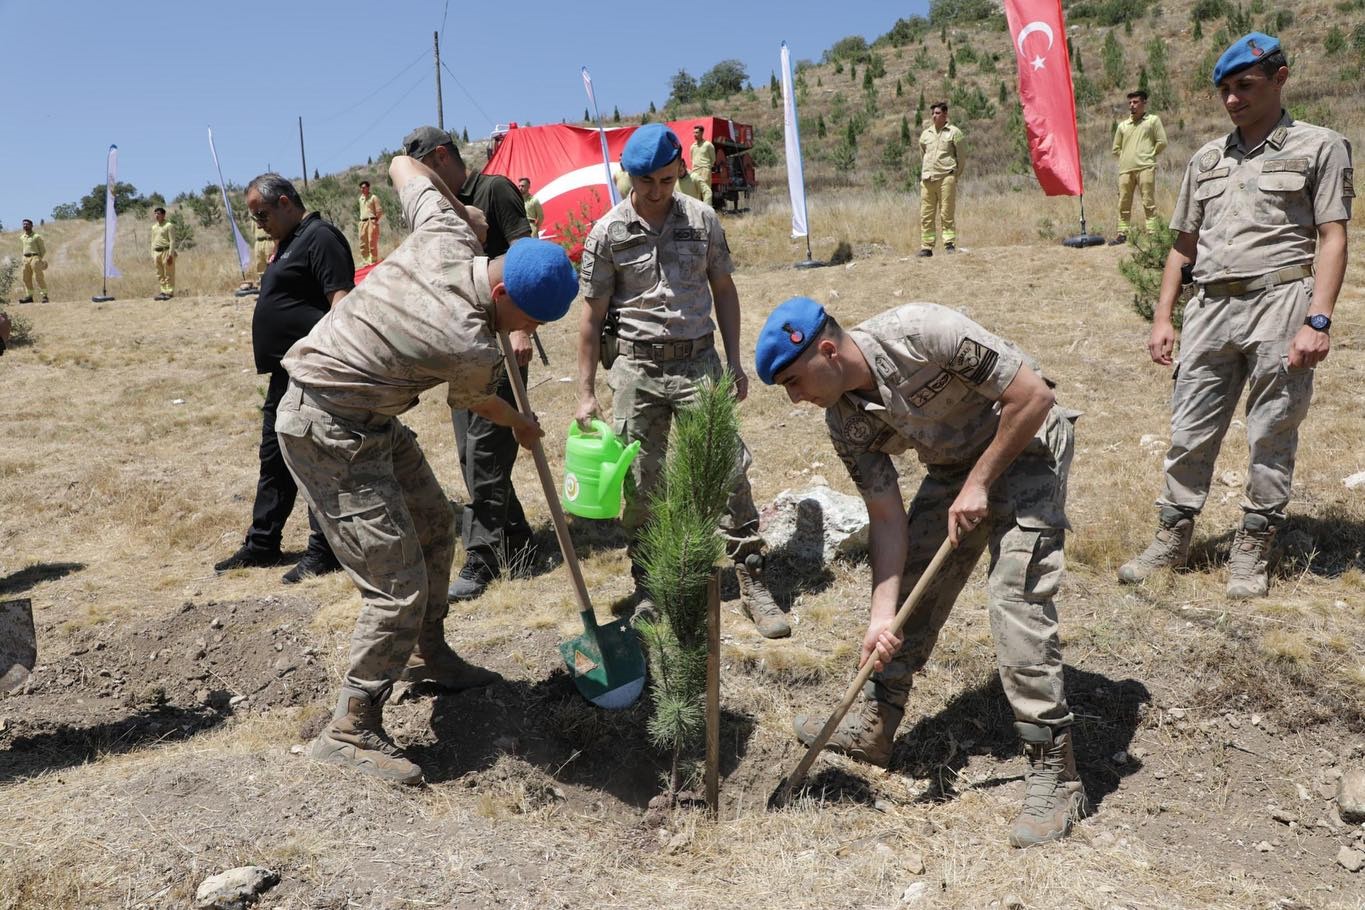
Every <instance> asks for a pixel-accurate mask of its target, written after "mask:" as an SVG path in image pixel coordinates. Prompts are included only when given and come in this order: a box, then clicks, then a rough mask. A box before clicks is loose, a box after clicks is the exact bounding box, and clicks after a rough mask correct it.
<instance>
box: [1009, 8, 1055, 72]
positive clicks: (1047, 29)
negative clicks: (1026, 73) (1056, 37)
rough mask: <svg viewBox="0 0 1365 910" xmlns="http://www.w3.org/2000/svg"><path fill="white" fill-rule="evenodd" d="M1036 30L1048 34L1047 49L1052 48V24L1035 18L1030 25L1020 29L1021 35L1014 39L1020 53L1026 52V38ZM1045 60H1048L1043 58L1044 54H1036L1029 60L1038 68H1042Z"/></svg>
mask: <svg viewBox="0 0 1365 910" xmlns="http://www.w3.org/2000/svg"><path fill="white" fill-rule="evenodd" d="M1034 32H1042V33H1043V34H1044V35H1047V49H1048V50H1052V42H1053V37H1052V26H1050V25H1048V24H1047V23H1046V22H1039V21H1037V20H1034V21H1033V22H1030V23H1029V24H1028V25H1025V26H1024V27H1023V28H1021V29H1019V35H1018V37H1016V38H1015V39H1014V43H1015V46H1017V47H1018V48H1019V53H1021V54H1022V53H1024V39H1026V38H1027V37H1028V36H1029V35H1031V34H1033V33H1034ZM1045 62H1046V61H1044V60H1043V57H1042V55H1038V56H1035V57H1034V58H1033V59H1032V60H1030V61H1029V63H1030V64H1032V66H1033V68H1034V69H1036V70H1040V69H1042V68H1043V64H1044V63H1045Z"/></svg>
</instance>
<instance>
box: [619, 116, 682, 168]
mask: <svg viewBox="0 0 1365 910" xmlns="http://www.w3.org/2000/svg"><path fill="white" fill-rule="evenodd" d="M680 157H682V143H681V142H679V141H678V137H677V136H675V135H674V134H673V131H672V130H671V129H669V128H668V127H667V126H665V125H664V124H662V123H646V124H645V125H644V126H642V127H640V128H639V129H637V130H636V131H635V132H633V133H631V134H630V138H629V139H627V140H626V147H625V148H624V149H622V150H621V169H622V170H623V171H625V172H626V173H627V174H630V175H631V176H632V177H643V176H644V175H645V174H652V173H654V172H655V171H657V170H658V169H659V168H661V167H663V166H664V165H665V164H668V163H669V162H671V161H676V160H677V159H678V158H680Z"/></svg>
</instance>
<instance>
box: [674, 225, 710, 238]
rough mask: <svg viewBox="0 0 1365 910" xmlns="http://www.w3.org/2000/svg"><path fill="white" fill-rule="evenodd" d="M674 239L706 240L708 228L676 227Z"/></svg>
mask: <svg viewBox="0 0 1365 910" xmlns="http://www.w3.org/2000/svg"><path fill="white" fill-rule="evenodd" d="M673 239H674V240H702V241H704V240H706V228H692V227H687V228H674V229H673Z"/></svg>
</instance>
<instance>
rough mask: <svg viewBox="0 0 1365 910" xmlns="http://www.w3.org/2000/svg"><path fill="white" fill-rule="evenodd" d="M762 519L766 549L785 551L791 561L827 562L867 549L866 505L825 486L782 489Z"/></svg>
mask: <svg viewBox="0 0 1365 910" xmlns="http://www.w3.org/2000/svg"><path fill="white" fill-rule="evenodd" d="M762 517H763V538H764V539H765V540H766V541H767V542H768V546H769V547H770V548H772V549H780V548H785V549H786V551H787V555H789V556H790V557H792V558H793V559H800V560H818V561H819V562H821V563H828V562H829V561H831V560H832V559H834V557H835V556H838V555H849V554H853V553H858V552H861V551H864V550H866V549H867V525H868V519H867V506H865V505H864V504H863V501H862V499H860V498H858V497H855V496H849V495H847V494H844V493H839V492H837V491H835V490H831V489H830V488H829V487H826V486H812V487H808V488H806V489H804V490H800V491H793V490H783V491H782V492H781V493H778V494H777V498H776V499H774V500H773V501H772V504H771V505H768V506H766V507H765V508H764V509H763V515H762Z"/></svg>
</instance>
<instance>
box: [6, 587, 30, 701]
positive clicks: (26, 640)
mask: <svg viewBox="0 0 1365 910" xmlns="http://www.w3.org/2000/svg"><path fill="white" fill-rule="evenodd" d="M37 662H38V636H37V634H36V633H35V632H34V630H33V601H31V600H29V599H28V598H27V597H24V598H21V599H19V600H5V601H0V692H11V691H13V690H14V689H17V688H19V687H20V686H22V685H23V684H24V681H25V680H27V679H28V675H29V674H30V673H32V672H33V665H34V664H36V663H37Z"/></svg>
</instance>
